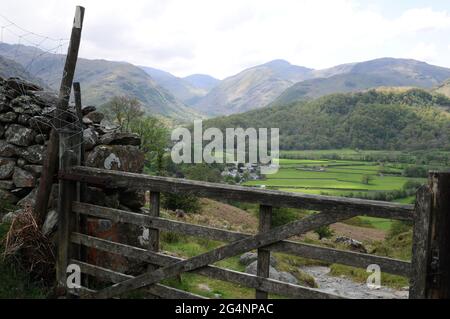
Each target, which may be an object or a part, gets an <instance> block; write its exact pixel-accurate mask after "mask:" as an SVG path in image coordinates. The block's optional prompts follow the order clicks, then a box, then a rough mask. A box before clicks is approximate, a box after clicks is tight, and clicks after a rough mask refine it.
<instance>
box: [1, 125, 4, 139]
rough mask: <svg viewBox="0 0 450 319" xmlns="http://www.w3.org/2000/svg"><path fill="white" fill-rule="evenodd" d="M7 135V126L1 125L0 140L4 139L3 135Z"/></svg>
mask: <svg viewBox="0 0 450 319" xmlns="http://www.w3.org/2000/svg"><path fill="white" fill-rule="evenodd" d="M4 134H5V126H4V125H0V138H3V135H4Z"/></svg>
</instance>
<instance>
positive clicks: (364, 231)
mask: <svg viewBox="0 0 450 319" xmlns="http://www.w3.org/2000/svg"><path fill="white" fill-rule="evenodd" d="M331 228H332V229H333V230H334V231H335V233H336V234H339V235H340V236H346V237H350V238H353V239H356V240H358V241H374V240H375V241H382V240H384V239H385V237H386V232H385V231H384V230H381V229H375V228H366V227H357V226H351V225H347V224H343V223H337V224H334V225H331Z"/></svg>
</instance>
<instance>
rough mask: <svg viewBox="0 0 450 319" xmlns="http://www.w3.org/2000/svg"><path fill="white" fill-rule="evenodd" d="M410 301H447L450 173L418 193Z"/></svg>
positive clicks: (433, 175)
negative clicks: (411, 299)
mask: <svg viewBox="0 0 450 319" xmlns="http://www.w3.org/2000/svg"><path fill="white" fill-rule="evenodd" d="M411 276H412V284H411V289H410V298H414V299H450V172H447V173H444V172H431V173H430V176H429V186H426V187H423V188H422V189H420V190H419V192H418V197H417V203H416V223H415V227H414V242H413V259H412V274H411Z"/></svg>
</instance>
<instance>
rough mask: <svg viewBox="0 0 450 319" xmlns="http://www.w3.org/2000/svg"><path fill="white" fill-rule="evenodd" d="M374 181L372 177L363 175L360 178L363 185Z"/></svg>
mask: <svg viewBox="0 0 450 319" xmlns="http://www.w3.org/2000/svg"><path fill="white" fill-rule="evenodd" d="M373 180H374V177H373V176H372V175H363V176H362V177H361V183H363V184H365V185H369V184H370V182H371V181H373Z"/></svg>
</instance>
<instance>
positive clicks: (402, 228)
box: [388, 220, 412, 239]
mask: <svg viewBox="0 0 450 319" xmlns="http://www.w3.org/2000/svg"><path fill="white" fill-rule="evenodd" d="M411 228H412V225H411V223H409V222H402V221H398V220H396V221H394V222H393V223H392V225H391V228H390V229H389V233H388V238H389V239H390V238H394V237H395V236H398V235H400V234H404V233H407V232H409V231H410V230H411Z"/></svg>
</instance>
